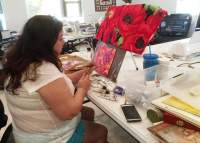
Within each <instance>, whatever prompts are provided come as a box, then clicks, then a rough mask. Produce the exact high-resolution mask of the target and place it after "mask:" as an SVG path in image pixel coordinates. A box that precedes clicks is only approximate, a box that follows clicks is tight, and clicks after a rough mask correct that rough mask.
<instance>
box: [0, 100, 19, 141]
mask: <svg viewBox="0 0 200 143" xmlns="http://www.w3.org/2000/svg"><path fill="white" fill-rule="evenodd" d="M7 120H8V116H7V115H6V114H5V113H4V107H3V104H2V102H1V100H0V129H1V128H3V127H5V126H6V125H7ZM0 143H15V141H14V137H13V134H12V124H10V125H8V127H7V128H6V130H5V132H4V134H3V136H2V138H1V140H0Z"/></svg>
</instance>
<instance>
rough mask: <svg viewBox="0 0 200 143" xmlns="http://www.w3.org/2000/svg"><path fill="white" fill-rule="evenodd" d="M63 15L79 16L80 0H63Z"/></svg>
mask: <svg viewBox="0 0 200 143" xmlns="http://www.w3.org/2000/svg"><path fill="white" fill-rule="evenodd" d="M63 9H64V16H66V17H81V15H82V11H81V0H63Z"/></svg>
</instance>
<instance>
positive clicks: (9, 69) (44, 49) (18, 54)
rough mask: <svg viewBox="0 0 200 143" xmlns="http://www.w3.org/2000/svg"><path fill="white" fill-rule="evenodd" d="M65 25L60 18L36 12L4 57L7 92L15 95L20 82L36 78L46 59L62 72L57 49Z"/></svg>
mask: <svg viewBox="0 0 200 143" xmlns="http://www.w3.org/2000/svg"><path fill="white" fill-rule="evenodd" d="M62 27H63V25H62V23H61V22H60V21H58V20H57V19H55V18H54V17H52V16H47V15H36V16H34V17H32V18H30V19H29V20H28V21H27V23H26V24H25V26H24V28H23V31H22V34H21V36H20V37H19V39H18V40H17V41H16V43H15V44H14V45H12V46H11V47H9V50H8V52H7V53H6V55H5V58H4V62H3V69H4V72H5V74H6V75H7V77H9V78H8V79H9V80H8V84H7V85H6V90H7V91H11V92H13V93H14V94H16V93H15V91H16V89H17V88H19V87H20V86H21V81H26V80H32V81H34V80H36V78H37V72H36V69H37V67H39V66H40V65H41V64H42V62H43V61H47V62H50V63H53V64H54V65H55V66H56V67H57V68H58V69H59V70H60V71H62V69H61V62H60V60H59V59H58V55H57V54H56V53H55V51H54V45H55V43H56V41H57V38H58V35H59V33H60V32H61V31H62ZM30 66H31V70H30Z"/></svg>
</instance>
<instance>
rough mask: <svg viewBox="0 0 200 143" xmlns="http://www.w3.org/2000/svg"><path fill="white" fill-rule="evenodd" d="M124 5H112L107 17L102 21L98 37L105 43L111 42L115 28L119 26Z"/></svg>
mask: <svg viewBox="0 0 200 143" xmlns="http://www.w3.org/2000/svg"><path fill="white" fill-rule="evenodd" d="M121 8H122V6H112V7H109V8H108V10H107V12H106V15H105V16H106V17H105V19H104V21H103V22H102V24H101V26H100V28H99V30H98V33H97V35H96V38H97V39H98V40H102V41H104V42H105V43H110V42H111V38H112V36H113V34H114V29H115V27H117V23H118V18H119V13H120V12H121Z"/></svg>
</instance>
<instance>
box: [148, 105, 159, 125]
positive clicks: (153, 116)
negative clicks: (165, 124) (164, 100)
mask: <svg viewBox="0 0 200 143" xmlns="http://www.w3.org/2000/svg"><path fill="white" fill-rule="evenodd" d="M147 117H148V119H149V120H150V121H151V122H152V123H157V122H160V121H162V118H163V114H162V112H161V111H160V110H159V109H156V108H150V109H148V110H147Z"/></svg>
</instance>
